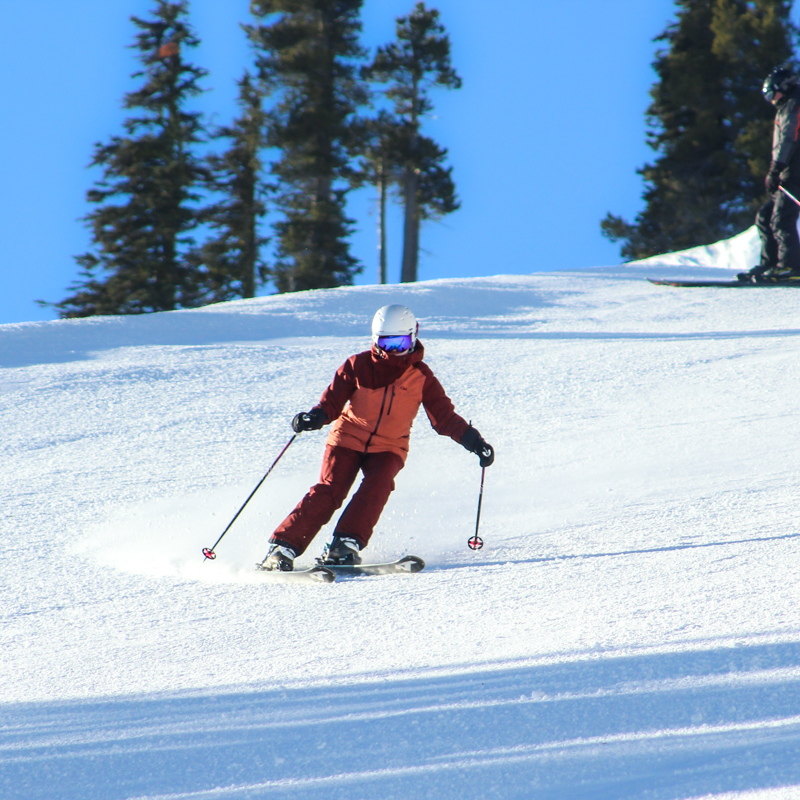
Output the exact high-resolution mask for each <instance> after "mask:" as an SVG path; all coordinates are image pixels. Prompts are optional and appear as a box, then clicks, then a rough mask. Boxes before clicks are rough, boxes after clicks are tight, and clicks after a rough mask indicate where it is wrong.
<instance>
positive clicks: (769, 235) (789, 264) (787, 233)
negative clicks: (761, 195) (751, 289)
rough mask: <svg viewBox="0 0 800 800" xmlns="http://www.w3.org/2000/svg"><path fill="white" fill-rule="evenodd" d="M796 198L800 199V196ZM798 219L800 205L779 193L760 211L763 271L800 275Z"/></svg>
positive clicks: (758, 217) (759, 224)
mask: <svg viewBox="0 0 800 800" xmlns="http://www.w3.org/2000/svg"><path fill="white" fill-rule="evenodd" d="M792 194H795V193H794V192H792ZM795 197H798V198H799V199H800V195H798V194H795ZM798 215H800V205H798V204H797V203H795V202H794V200H792V199H790V198H789V197H788V196H787V195H786V193H785V192H782V191H781V190H780V189H779V190H778V191H777V192H775V194H774V195H772V197H771V198H770V199H769V200H768V201H767V202H766V203H764V205H763V206H761V208H760V209H759V210H758V214H756V227H757V228H758V235H759V236H760V237H761V264H760V265H759V266H760V268H761V269H770V268H771V267H780V268H788V269H791V270H794V271H797V272H800V236H798V234H797V217H798Z"/></svg>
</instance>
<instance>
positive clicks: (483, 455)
mask: <svg viewBox="0 0 800 800" xmlns="http://www.w3.org/2000/svg"><path fill="white" fill-rule="evenodd" d="M459 444H460V445H461V446H462V447H463V448H465V449H466V450H469V452H470V453H475V454H476V455H477V456H478V458H479V459H480V464H481V466H482V467H491V466H492V464H493V463H494V448H493V447H492V446H491V445H490V444H489V443H488V442H485V441H484V440H483V438H482V437H481V435H480V433H478V431H477V430H476V429H475V428H473V427H472V425H470V426H469V428H467V429H466V430H465V431H464V435H463V436H462V437H461V441H460V442H459Z"/></svg>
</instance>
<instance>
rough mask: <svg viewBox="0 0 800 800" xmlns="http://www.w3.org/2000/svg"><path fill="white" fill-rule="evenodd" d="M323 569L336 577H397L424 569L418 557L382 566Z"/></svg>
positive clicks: (325, 567)
mask: <svg viewBox="0 0 800 800" xmlns="http://www.w3.org/2000/svg"><path fill="white" fill-rule="evenodd" d="M320 566H322V565H321V564H320ZM323 568H324V569H328V570H331V572H333V573H335V574H336V575H399V574H411V573H414V572H421V571H422V570H423V569H425V562H424V561H423V560H422V559H421V558H420V557H419V556H405V557H404V558H400V559H398V560H397V561H388V562H386V563H384V564H347V565H337V564H325V566H324V567H323Z"/></svg>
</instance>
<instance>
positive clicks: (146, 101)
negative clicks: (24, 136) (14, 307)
mask: <svg viewBox="0 0 800 800" xmlns="http://www.w3.org/2000/svg"><path fill="white" fill-rule="evenodd" d="M187 15H188V2H186V0H181V1H180V2H168V1H167V0H156V4H155V7H154V8H153V10H152V18H150V19H140V18H138V17H132V18H131V19H132V21H133V23H134V25H135V26H136V27H137V28H138V29H139V33H138V34H137V37H136V43H135V45H133V47H135V48H136V49H137V50H138V51H139V59H140V61H141V63H142V65H143V69H142V71H140V72H136V73H135V74H134V75H133V77H134V78H143V79H144V83H143V85H142V86H141V87H140V88H139V89H137V90H136V91H133V92H131V93H129V94H127V95H126V96H125V100H124V107H125V108H129V109H136V110H137V111H138V115H137V116H133V117H130V118H129V119H127V120H125V122H124V129H125V131H126V134H127V135H125V136H114V137H112V138H111V140H110V142H109V143H108V144H98V145H96V147H95V152H94V157H93V160H92V165H93V166H99V167H102V169H103V178H102V179H101V180H100V181H99V182H98V183H97V184H96V187H95V188H93V189H91V190H90V191H89V192H88V194H87V199H88V201H89V202H90V203H94V204H97V208H96V209H95V210H94V211H91V212H90V213H89V214H88V215H87V216H86V217H85V219H86V222H87V225H88V226H89V228H90V229H91V231H92V233H93V243H94V247H93V250H92V251H91V252H89V253H86V254H84V255H82V256H79V257H78V258H77V261H78V263H79V265H80V266H81V267H83V271H82V273H81V275H82V279H81V280H79V281H77V282H76V283H74V284H73V285H72V286H71V287H70V289H71V290H72V291H74V294H72V295H71V296H70V297H67V298H66V299H65V300H63V301H62V302H60V303H57V304H55V307H56V308H57V309H59V312H60V314H61V316H62V317H84V316H92V315H95V314H140V313H143V312H148V311H169V310H171V309H175V308H178V307H190V306H194V305H197V304H198V303H199V302H200V298H201V293H202V288H201V285H200V284H201V282H202V280H201V277H200V276H199V275H198V274H197V273H196V270H195V269H193V268H192V266H191V265H190V264H189V263H188V262H187V260H186V258H185V253H186V252H187V250H188V249H190V247H191V245H192V243H193V242H192V239H191V237H190V236H189V235H188V233H189V232H190V231H191V230H192V229H193V228H194V227H195V226H196V225H197V221H198V210H197V208H196V206H195V205H193V204H194V203H195V202H196V201H197V200H198V199H199V194H198V192H197V189H198V187H199V185H200V184H201V182H202V181H203V179H204V178H205V176H206V172H205V169H204V167H203V166H202V163H201V161H200V160H199V159H198V157H197V156H196V155H195V153H194V145H196V144H197V143H198V142H200V141H201V140H202V135H203V128H202V124H201V120H200V115H199V114H197V113H193V112H190V111H187V110H186V107H185V106H186V102H187V100H188V99H189V98H190V97H193V96H194V95H197V94H199V93H200V92H201V89H200V87H199V85H198V81H199V80H200V79H201V78H202V77H203V76H204V75H205V74H206V72H205V70H202V69H200V68H198V67H195V66H193V65H191V64H190V63H188V62H187V61H185V60H184V53H185V52H186V50H188V49H190V48H193V47H196V46H197V45H198V44H199V41H198V39H197V38H196V37H195V36H194V34H193V33H192V31H191V29H190V27H189V25H188V23H187V21H186V19H187ZM115 200H117V201H119V202H114V201H115Z"/></svg>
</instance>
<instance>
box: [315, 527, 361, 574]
mask: <svg viewBox="0 0 800 800" xmlns="http://www.w3.org/2000/svg"><path fill="white" fill-rule="evenodd" d="M359 550H361V545H360V544H359V543H358V542H357V541H356V540H355V539H353V538H351V537H349V536H339V535H338V534H334V535H333V540H332V541H331V543H330V544H327V545H325V549H324V550H323V551H322V558H320V559H318V561H319V563H320V564H322V565H323V566H355V565H356V564H360V563H361V556H360V555H359V552H358V551H359Z"/></svg>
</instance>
